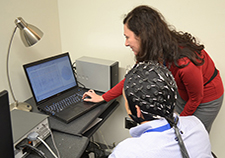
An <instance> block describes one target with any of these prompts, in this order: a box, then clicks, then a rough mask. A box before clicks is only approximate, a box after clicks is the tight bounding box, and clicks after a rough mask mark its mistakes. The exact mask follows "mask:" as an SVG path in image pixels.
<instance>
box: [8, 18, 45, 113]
mask: <svg viewBox="0 0 225 158" xmlns="http://www.w3.org/2000/svg"><path fill="white" fill-rule="evenodd" d="M15 24H16V27H15V29H14V31H13V34H12V37H11V39H10V42H9V47H8V52H7V59H6V72H7V79H8V84H9V88H10V92H11V95H12V97H13V100H14V103H12V104H10V110H13V109H19V110H24V111H30V110H31V109H32V106H31V105H29V104H28V103H25V102H18V100H16V98H15V96H14V93H13V90H12V85H11V82H10V77H9V53H10V48H11V45H12V40H13V37H14V35H15V33H16V30H17V28H19V29H20V36H21V39H22V41H23V43H24V45H25V46H26V47H30V46H32V45H34V44H35V43H37V42H38V41H39V40H40V39H41V37H42V36H43V32H42V31H41V30H39V29H38V28H37V27H35V26H33V25H31V24H28V23H26V22H25V21H24V20H23V19H22V18H21V17H18V18H17V19H16V20H15Z"/></svg>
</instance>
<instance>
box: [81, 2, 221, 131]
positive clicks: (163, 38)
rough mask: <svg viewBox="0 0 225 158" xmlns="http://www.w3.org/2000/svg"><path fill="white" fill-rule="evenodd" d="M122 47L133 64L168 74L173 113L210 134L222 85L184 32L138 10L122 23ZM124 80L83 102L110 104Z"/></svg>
mask: <svg viewBox="0 0 225 158" xmlns="http://www.w3.org/2000/svg"><path fill="white" fill-rule="evenodd" d="M123 24H124V35H125V38H126V42H125V45H126V46H129V47H130V48H131V49H132V51H133V52H134V55H135V58H136V61H137V62H143V61H150V60H153V61H157V62H159V63H161V64H164V65H166V66H167V67H168V69H169V70H170V71H171V72H172V74H173V76H174V78H175V81H176V83H177V86H178V92H179V94H180V96H179V98H178V102H177V106H176V107H175V110H176V111H177V112H178V113H179V114H180V115H181V116H188V115H195V116H196V117H198V118H199V119H200V120H201V121H202V122H203V124H204V126H205V127H206V129H207V131H208V132H210V129H211V125H212V123H213V121H214V120H215V118H216V116H217V114H218V112H219V110H220V107H221V105H222V101H223V93H224V88H223V83H222V80H221V77H220V74H219V71H218V70H217V69H216V68H215V65H214V62H213V61H212V59H211V58H210V56H209V55H208V54H207V52H206V51H205V50H204V45H202V44H199V43H197V41H196V39H195V37H193V36H192V35H191V34H189V33H187V32H181V31H179V32H178V31H176V30H175V29H174V28H173V27H171V26H169V25H168V24H167V23H166V21H165V19H164V17H163V16H162V15H161V14H160V13H159V12H158V11H157V10H155V9H153V8H151V7H148V6H138V7H136V8H134V9H133V10H132V11H131V12H129V13H128V14H127V16H126V17H125V19H124V21H123ZM123 84H124V80H122V81H121V82H120V83H118V84H117V85H116V86H115V87H113V88H112V89H111V90H109V91H108V92H106V93H105V94H103V95H102V96H99V95H97V94H95V92H94V91H93V90H90V91H88V92H86V93H85V94H84V96H83V97H85V96H90V97H91V99H85V100H86V101H94V102H99V101H102V100H105V101H110V100H112V99H114V98H116V97H118V96H119V95H121V94H122V88H123Z"/></svg>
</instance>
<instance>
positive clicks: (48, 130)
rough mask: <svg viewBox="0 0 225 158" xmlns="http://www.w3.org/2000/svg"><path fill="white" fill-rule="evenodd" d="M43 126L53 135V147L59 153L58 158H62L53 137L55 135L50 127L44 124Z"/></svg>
mask: <svg viewBox="0 0 225 158" xmlns="http://www.w3.org/2000/svg"><path fill="white" fill-rule="evenodd" d="M42 126H44V127H45V128H46V129H47V130H48V131H49V133H50V135H51V138H52V143H53V146H54V148H55V150H56V152H57V155H58V158H60V154H59V150H58V148H57V146H56V144H55V139H54V137H53V133H52V131H51V129H50V128H49V127H48V126H46V125H45V124H42Z"/></svg>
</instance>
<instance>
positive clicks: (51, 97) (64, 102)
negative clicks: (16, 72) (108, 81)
mask: <svg viewBox="0 0 225 158" xmlns="http://www.w3.org/2000/svg"><path fill="white" fill-rule="evenodd" d="M23 68H24V71H25V73H26V77H27V80H28V82H29V85H30V88H31V91H32V94H33V97H34V100H35V103H36V105H37V108H38V109H39V110H40V111H43V112H45V113H47V114H50V115H51V116H54V117H56V118H58V119H60V120H61V121H63V122H65V123H69V122H71V121H73V120H74V119H76V118H77V117H79V116H81V115H83V114H85V113H86V112H88V111H89V110H91V109H93V108H94V107H96V106H98V105H99V104H100V103H91V102H84V101H83V100H82V95H83V93H84V92H86V91H87V89H85V88H82V87H79V86H78V82H77V80H76V77H75V75H74V71H73V67H72V64H71V60H70V56H69V53H68V52H67V53H63V54H60V55H56V56H53V57H49V58H46V59H42V60H39V61H35V62H32V63H28V64H25V65H23Z"/></svg>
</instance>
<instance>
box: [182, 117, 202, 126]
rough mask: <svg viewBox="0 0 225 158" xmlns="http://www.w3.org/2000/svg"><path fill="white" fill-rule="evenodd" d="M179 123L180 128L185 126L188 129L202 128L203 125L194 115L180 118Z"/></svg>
mask: <svg viewBox="0 0 225 158" xmlns="http://www.w3.org/2000/svg"><path fill="white" fill-rule="evenodd" d="M180 121H181V124H182V126H183V125H186V126H188V127H190V128H191V127H193V128H196V127H199V128H204V125H203V123H202V122H201V121H200V120H199V119H198V118H197V117H196V116H194V115H192V116H180Z"/></svg>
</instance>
